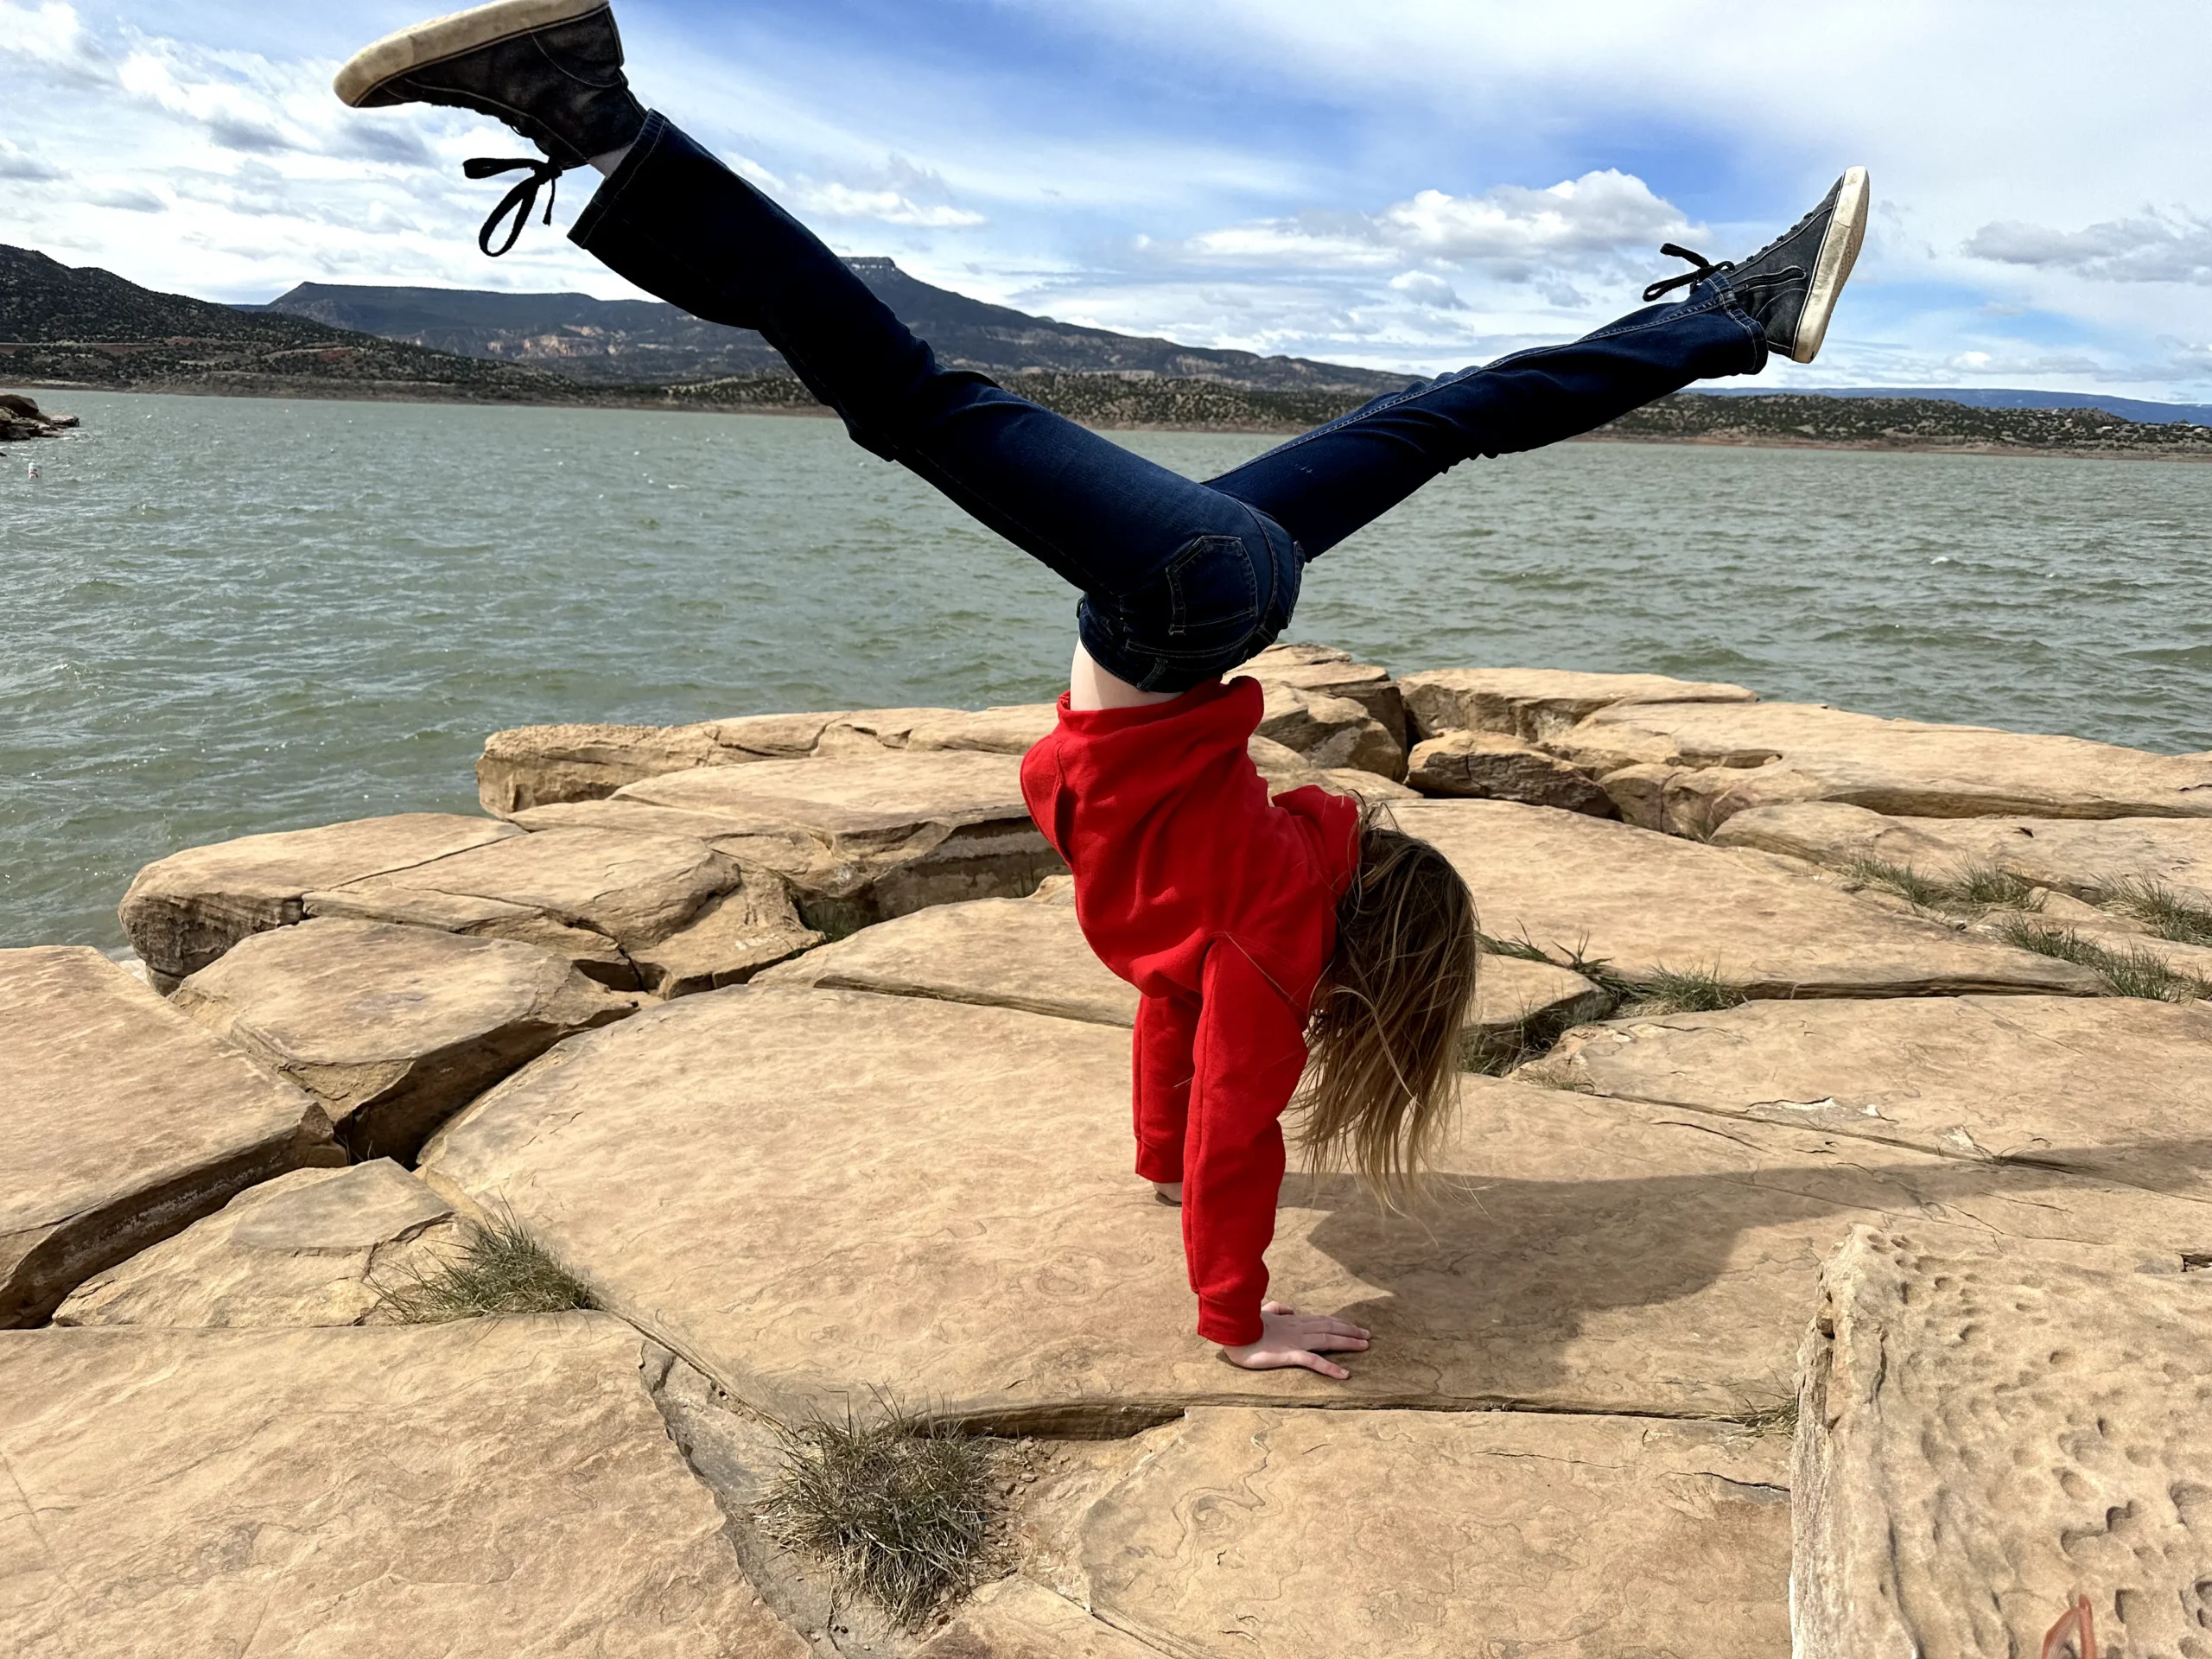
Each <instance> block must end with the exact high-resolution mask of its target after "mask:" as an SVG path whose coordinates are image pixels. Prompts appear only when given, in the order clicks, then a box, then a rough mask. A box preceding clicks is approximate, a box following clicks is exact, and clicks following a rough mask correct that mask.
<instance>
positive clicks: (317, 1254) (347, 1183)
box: [54, 1158, 457, 1325]
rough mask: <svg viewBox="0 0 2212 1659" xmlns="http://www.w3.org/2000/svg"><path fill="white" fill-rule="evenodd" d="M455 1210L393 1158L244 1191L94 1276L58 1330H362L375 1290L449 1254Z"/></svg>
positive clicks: (62, 1310)
mask: <svg viewBox="0 0 2212 1659" xmlns="http://www.w3.org/2000/svg"><path fill="white" fill-rule="evenodd" d="M456 1219H457V1218H456V1217H455V1216H454V1211H453V1206H452V1205H449V1204H448V1203H447V1202H446V1201H445V1200H444V1199H443V1198H440V1197H438V1195H437V1194H436V1193H435V1192H431V1191H430V1189H429V1187H427V1186H425V1185H423V1183H422V1182H420V1181H418V1180H416V1179H415V1178H414V1177H413V1176H412V1175H410V1174H409V1173H407V1172H406V1171H405V1170H404V1169H402V1168H400V1166H398V1165H397V1164H395V1163H393V1162H392V1161H391V1160H390V1159H386V1158H379V1159H375V1160H372V1161H370V1162H368V1163H365V1164H355V1165H353V1166H351V1167H350V1168H346V1169H301V1170H295V1171H293V1172H292V1173H290V1174H289V1175H280V1176H278V1177H277V1179H275V1180H273V1181H264V1182H263V1183H262V1184H261V1185H259V1186H254V1187H249V1188H247V1189H246V1191H245V1192H241V1193H239V1194H238V1197H236V1198H232V1200H231V1201H230V1202H229V1203H228V1204H226V1205H224V1206H223V1207H222V1208H221V1209H220V1210H219V1211H216V1212H215V1213H214V1214H213V1215H212V1216H209V1217H206V1218H204V1219H203V1220H200V1221H196V1222H194V1223H193V1224H192V1225H191V1226H189V1227H188V1228H186V1229H185V1230H183V1231H182V1232H181V1233H179V1234H178V1235H177V1236H175V1238H171V1239H165V1240H163V1241H162V1243H159V1244H156V1245H155V1246H154V1247H153V1249H149V1250H144V1251H142V1252H140V1253H139V1254H138V1255H134V1256H132V1257H131V1258H130V1260H129V1261H128V1262H124V1263H123V1264H122V1265H121V1266H120V1267H117V1268H110V1269H109V1270H108V1271H107V1272H105V1273H101V1274H94V1275H93V1276H92V1278H91V1279H89V1280H87V1281H86V1282H85V1283H84V1284H82V1285H80V1286H79V1287H77V1289H76V1291H75V1292H74V1293H73V1294H72V1295H71V1296H70V1298H69V1300H67V1301H66V1302H64V1303H62V1304H61V1306H60V1307H59V1308H57V1309H56V1310H55V1311H54V1323H55V1324H56V1325H362V1324H365V1323H367V1322H369V1321H370V1320H371V1319H372V1317H373V1316H374V1315H375V1313H377V1310H378V1305H379V1300H380V1299H379V1298H378V1295H377V1293H376V1288H375V1287H376V1283H377V1281H378V1280H380V1279H382V1280H384V1281H386V1282H396V1281H403V1280H404V1277H405V1275H406V1274H408V1273H409V1272H410V1270H416V1269H419V1270H421V1271H423V1272H425V1273H427V1272H429V1271H430V1270H432V1269H433V1268H435V1266H436V1265H437V1263H438V1262H441V1261H442V1260H443V1259H444V1258H445V1257H446V1256H447V1255H449V1254H450V1249H449V1247H450V1245H451V1244H452V1243H453V1241H454V1233H455V1227H456Z"/></svg>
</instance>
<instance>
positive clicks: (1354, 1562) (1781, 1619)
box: [1084, 1410, 1880, 1659]
mask: <svg viewBox="0 0 2212 1659" xmlns="http://www.w3.org/2000/svg"><path fill="white" fill-rule="evenodd" d="M1788 1480H1789V1475H1788V1460H1787V1454H1786V1449H1785V1444H1784V1442H1783V1441H1782V1440H1780V1439H1779V1438H1778V1437H1775V1436H1771V1435H1766V1436H1759V1435H1753V1434H1751V1433H1746V1432H1745V1431H1744V1430H1742V1429H1740V1428H1732V1427H1719V1426H1714V1425H1710V1424H1694V1423H1659V1422H1652V1421H1643V1420H1637V1419H1633V1418H1624V1417H1566V1416H1535V1415H1530V1414H1522V1413H1513V1412H1495V1413H1491V1412H1485V1413H1472V1414H1450V1413H1435V1412H1399V1411H1284V1410H1201V1411H1194V1412H1192V1414H1190V1415H1189V1416H1188V1417H1186V1418H1185V1420H1184V1421H1183V1422H1182V1423H1181V1424H1180V1425H1179V1427H1178V1428H1177V1430H1176V1431H1175V1434H1174V1438H1173V1440H1172V1441H1171V1442H1170V1444H1169V1446H1168V1447H1167V1448H1166V1450H1165V1451H1163V1452H1159V1453H1157V1454H1156V1455H1154V1457H1151V1458H1148V1459H1146V1460H1145V1462H1144V1464H1143V1465H1141V1467H1140V1468H1139V1469H1138V1471H1136V1472H1135V1474H1133V1475H1132V1476H1131V1477H1130V1478H1128V1480H1127V1481H1126V1482H1125V1483H1124V1484H1122V1487H1121V1488H1120V1489H1119V1490H1117V1491H1114V1492H1111V1493H1109V1495H1108V1496H1107V1497H1104V1498H1103V1499H1102V1500H1101V1501H1100V1502H1099V1503H1098V1504H1097V1505H1096V1507H1095V1508H1094V1509H1093V1510H1092V1511H1091V1513H1090V1516H1089V1518H1088V1520H1087V1521H1086V1522H1085V1525H1084V1543H1085V1551H1084V1565H1085V1566H1086V1567H1087V1568H1088V1569H1089V1572H1090V1586H1091V1599H1092V1603H1093V1605H1095V1606H1096V1608H1097V1609H1098V1610H1099V1611H1101V1612H1103V1613H1104V1614H1105V1615H1106V1616H1107V1617H1108V1618H1111V1619H1112V1620H1114V1622H1115V1623H1116V1624H1122V1625H1124V1626H1125V1627H1126V1628H1128V1629H1129V1630H1133V1631H1135V1632H1136V1633H1138V1634H1139V1635H1141V1636H1145V1637H1150V1638H1151V1639H1153V1640H1154V1642H1156V1643H1158V1644H1159V1645H1160V1647H1162V1648H1165V1649H1167V1650H1168V1651H1170V1652H1173V1653H1178V1654H1198V1655H1206V1656H1214V1655H1220V1656H1224V1659H1227V1656H1231V1655H1253V1656H1261V1659H1270V1656H1279V1659H1293V1656H1298V1655H1308V1654H1317V1653H1344V1654H1351V1653H1374V1654H1392V1655H1406V1656H1434V1659H1447V1656H1450V1659H1458V1656H1464V1655H1471V1654H1492V1653H1495V1654H1520V1653H1528V1654H1536V1653H1541V1654H1545V1655H1558V1656H1560V1659H1618V1656H1623V1655H1630V1654H1635V1655H1643V1654H1653V1655H1657V1654H1676V1653H1680V1654H1689V1653H1696V1654H1699V1655H1710V1656H1713V1659H1722V1656H1741V1659H1772V1656H1774V1655H1776V1654H1779V1653H1782V1652H1785V1651H1787V1649H1788V1647H1789V1490H1788ZM1414 1494H1418V1495H1419V1496H1418V1499H1417V1501H1409V1499H1410V1498H1412V1497H1413V1495H1414ZM1860 1651H1861V1652H1862V1653H1870V1652H1875V1651H1880V1649H1871V1648H1870V1649H1861V1650H1860Z"/></svg>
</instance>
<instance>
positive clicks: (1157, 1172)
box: [1137, 1141, 1183, 1181]
mask: <svg viewBox="0 0 2212 1659" xmlns="http://www.w3.org/2000/svg"><path fill="white" fill-rule="evenodd" d="M1137 1173H1138V1174H1140V1175H1141V1176H1143V1177H1144V1178H1145V1179H1147V1181H1179V1180H1181V1179H1183V1148H1182V1147H1179V1146H1178V1147H1174V1148H1173V1149H1172V1150H1171V1149H1170V1148H1168V1147H1147V1146H1146V1145H1145V1144H1144V1143H1143V1142H1141V1141H1140V1142H1138V1144H1137Z"/></svg>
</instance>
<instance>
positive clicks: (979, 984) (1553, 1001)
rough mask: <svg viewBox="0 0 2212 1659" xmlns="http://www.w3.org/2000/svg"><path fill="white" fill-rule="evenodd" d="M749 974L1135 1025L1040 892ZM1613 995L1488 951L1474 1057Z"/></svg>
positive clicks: (1118, 990)
mask: <svg viewBox="0 0 2212 1659" xmlns="http://www.w3.org/2000/svg"><path fill="white" fill-rule="evenodd" d="M1061 897H1062V898H1064V897H1065V896H1064V895H1061ZM755 983H758V984H761V985H813V986H818V987H820V988H823V989H825V990H842V991H874V992H878V993H880V994H882V995H891V996H923V997H935V998H938V999H940V1000H942V1001H948V1002H975V1003H980V1004H982V1005H984V1006H987V1007H1001V1008H1017V1009H1020V1010H1023V1011H1025V1012H1027V1013H1030V1014H1051V1015H1053V1016H1055V1017H1057V1018H1059V1019H1063V1020H1089V1021H1090V1022H1092V1023H1093V1024H1096V1025H1105V1026H1123V1027H1127V1026H1129V1025H1132V1024H1134V1023H1135V1020H1136V1011H1137V993H1136V988H1135V987H1134V986H1132V985H1130V984H1129V983H1128V982H1126V981H1124V980H1122V979H1119V978H1117V977H1116V976H1115V975H1114V974H1113V973H1112V971H1111V970H1109V969H1108V968H1107V967H1106V966H1105V964H1103V963H1101V962H1100V961H1099V960H1098V958H1097V957H1096V955H1095V954H1093V952H1092V951H1091V949H1090V945H1089V944H1087V943H1085V941H1084V937H1083V931H1082V929H1081V928H1080V927H1079V926H1078V925H1077V921H1076V913H1075V910H1074V907H1073V906H1072V905H1071V904H1070V903H1066V902H1053V901H1050V900H1046V899H1042V898H1041V897H1039V898H1030V899H977V900H976V901H974V902H973V903H969V904H964V905H940V906H936V907H934V908H932V909H929V910H924V911H917V912H914V913H913V914H912V915H909V916H901V917H899V918H896V919H894V920H893V921H888V922H883V923H880V924H878V925H876V926H874V927H870V928H864V929H862V930H861V931H860V932H858V933H855V934H854V935H853V936H852V937H851V938H846V939H840V940H839V941H837V942H836V944H828V945H824V946H823V947H822V948H821V949H820V950H810V951H808V952H807V953H806V954H805V955H804V956H803V957H798V959H797V960H795V961H792V962H787V963H784V964H782V965H781V966H780V967H776V968H772V969H769V970H768V971H767V972H766V973H764V974H762V975H760V976H759V978H758V979H757V980H756V981H755ZM1609 1001H1610V999H1609V998H1607V997H1606V995H1605V993H1604V992H1602V991H1600V990H1599V988H1597V987H1596V986H1594V985H1592V983H1591V982H1589V981H1588V980H1586V979H1584V978H1583V977H1582V976H1580V975H1579V974H1573V973H1570V972H1568V971H1567V969H1564V968H1554V967H1552V966H1550V965H1548V964H1547V963H1541V962H1524V961H1522V960H1520V959H1519V958H1516V957H1484V959H1483V964H1482V973H1481V976H1480V977H1479V979H1478V982H1477V988H1476V994H1475V1013H1474V1027H1473V1029H1472V1031H1471V1033H1469V1039H1468V1040H1469V1045H1470V1050H1471V1054H1472V1055H1474V1056H1480V1055H1482V1054H1485V1053H1489V1052H1493V1051H1497V1050H1500V1049H1510V1047H1511V1046H1513V1044H1514V1043H1515V1041H1516V1039H1518V1037H1519V1035H1520V1033H1524V1032H1528V1031H1529V1030H1531V1029H1532V1028H1541V1029H1544V1030H1548V1031H1556V1030H1559V1029H1561V1028H1563V1027H1566V1026H1567V1025H1571V1024H1573V1023H1574V1022H1575V1021H1576V1020H1580V1019H1583V1018H1586V1017H1589V1016H1591V1015H1592V1014H1597V1013H1599V1012H1602V1011H1603V1010H1604V1009H1605V1007H1606V1006H1607V1005H1608V1003H1609Z"/></svg>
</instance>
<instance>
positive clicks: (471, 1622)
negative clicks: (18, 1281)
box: [0, 1313, 806, 1659]
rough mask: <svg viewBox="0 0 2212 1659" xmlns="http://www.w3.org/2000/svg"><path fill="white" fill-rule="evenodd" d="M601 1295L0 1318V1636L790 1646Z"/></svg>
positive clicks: (267, 1647) (148, 1646)
mask: <svg viewBox="0 0 2212 1659" xmlns="http://www.w3.org/2000/svg"><path fill="white" fill-rule="evenodd" d="M639 1357H640V1355H639V1339H638V1337H637V1335H636V1333H635V1332H632V1331H631V1330H630V1329H628V1328H627V1327H626V1326H625V1325H622V1324H621V1323H620V1321H619V1320H615V1319H608V1318H607V1317H605V1316H604V1315H599V1314H589V1313H579V1314H564V1315H543V1316H538V1317H536V1318H527V1319H480V1320H472V1321H467V1322H464V1323H461V1324H458V1325H435V1326H413V1327H406V1328H386V1329H368V1330H291V1331H238V1330H230V1331H168V1330H154V1329H147V1328H143V1327H142V1328H137V1329H119V1330H99V1331H66V1330H49V1331H28V1332H7V1333H0V1463H4V1465H5V1469H6V1471H7V1473H8V1474H9V1476H10V1480H9V1481H8V1482H7V1483H6V1484H0V1569H3V1570H0V1649H5V1650H6V1651H8V1652H10V1653H11V1654H17V1655H22V1656H24V1659H64V1656H69V1659H74V1656H79V1655H82V1656H93V1655H98V1656H100V1659H131V1656H136V1655H146V1656H149V1659H151V1656H162V1659H167V1656H170V1655H175V1654H213V1653H246V1652H256V1653H261V1652H266V1653H272V1654H274V1653H282V1654H309V1653H312V1654H315V1655H327V1656H331V1659H352V1656H359V1659H386V1656H390V1655H392V1654H395V1653H410V1654H450V1655H454V1656H461V1655H471V1656H484V1659H494V1656H500V1659H505V1656H547V1655H555V1654H583V1653H622V1654H632V1655H640V1656H649V1655H664V1656H667V1659H805V1655H806V1649H805V1646H804V1643H801V1642H800V1641H799V1640H798V1637H796V1636H795V1635H793V1634H792V1633H791V1632H790V1631H789V1630H785V1629H784V1628H783V1627H782V1626H781V1625H780V1624H778V1623H777V1621H776V1620H775V1618H774V1617H773V1616H772V1614H770V1613H769V1612H768V1611H767V1610H766V1608H765V1607H763V1606H762V1605H761V1604H760V1599H759V1598H758V1597H756V1596H755V1595H754V1594H753V1589H752V1586H750V1585H749V1584H748V1583H747V1580H746V1579H745V1576H744V1574H743V1573H742V1572H741V1570H740V1568H739V1567H738V1564H737V1561H736V1558H735V1557H734V1555H733V1554H731V1551H730V1548H729V1546H728V1542H727V1541H726V1540H725V1539H724V1537H723V1534H722V1527H723V1518H722V1515H721V1511H720V1510H718V1509H717V1508H716V1506H715V1501H714V1498H713V1497H712V1496H711V1495H710V1494H709V1492H708V1491H707V1489H706V1488H705V1487H704V1486H703V1485H702V1484H700V1482H699V1480H698V1478H696V1476H695V1475H693V1474H692V1472H691V1471H690V1469H689V1468H688V1467H687V1466H686V1465H685V1464H684V1462H683V1458H682V1456H681V1455H680V1454H679V1453H678V1452H677V1449H676V1447H675V1446H673V1445H672V1444H671V1442H670V1440H669V1438H668V1434H667V1431H666V1429H665V1428H664V1426H663V1424H662V1421H661V1418H660V1414H659V1413H658V1411H656V1410H655V1409H654V1407H653V1403H652V1399H651V1397H650V1396H649V1395H648V1394H647V1392H646V1390H645V1385H644V1383H643V1380H642V1378H641V1377H640V1376H639Z"/></svg>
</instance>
